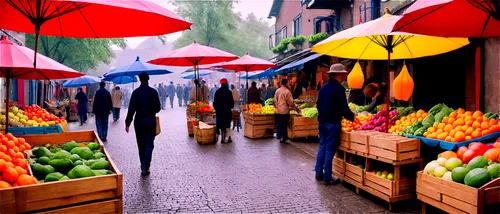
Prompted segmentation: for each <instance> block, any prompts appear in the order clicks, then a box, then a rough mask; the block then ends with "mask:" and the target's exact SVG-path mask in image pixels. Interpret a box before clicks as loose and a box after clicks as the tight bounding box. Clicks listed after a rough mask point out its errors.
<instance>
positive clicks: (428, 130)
mask: <svg viewBox="0 0 500 214" xmlns="http://www.w3.org/2000/svg"><path fill="white" fill-rule="evenodd" d="M427 132H430V133H433V132H436V128H434V127H429V128H428V129H427Z"/></svg>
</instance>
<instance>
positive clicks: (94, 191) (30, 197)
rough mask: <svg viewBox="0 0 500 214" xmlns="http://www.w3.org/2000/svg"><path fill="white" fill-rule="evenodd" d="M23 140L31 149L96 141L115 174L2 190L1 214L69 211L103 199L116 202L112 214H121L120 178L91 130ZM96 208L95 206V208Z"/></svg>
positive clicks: (0, 195)
mask: <svg viewBox="0 0 500 214" xmlns="http://www.w3.org/2000/svg"><path fill="white" fill-rule="evenodd" d="M23 138H25V139H26V142H28V143H29V144H31V145H32V146H37V145H46V144H65V143H67V142H69V141H72V140H74V141H77V142H89V141H91V142H99V143H100V144H101V150H102V152H103V153H104V154H105V155H106V158H107V160H108V161H109V163H110V165H111V170H112V171H113V172H115V173H116V174H112V175H104V176H95V177H88V178H80V179H71V180H66V181H57V182H50V183H43V184H37V185H30V186H21V187H14V188H10V189H2V190H0V198H1V200H0V213H25V212H29V213H32V212H36V211H39V210H43V211H47V212H48V211H52V210H54V211H55V210H57V209H60V208H62V207H64V208H66V209H70V208H71V206H75V205H88V204H90V203H91V202H92V203H95V202H99V201H101V202H102V201H106V200H119V201H120V202H119V204H118V205H116V204H115V206H114V208H113V210H111V212H113V213H122V205H121V200H122V197H123V175H122V173H121V172H120V171H119V170H118V168H117V167H116V165H115V164H114V162H113V160H112V158H111V156H110V155H109V153H108V152H107V151H106V150H105V149H104V144H102V142H101V141H100V140H99V138H98V137H97V134H96V133H95V132H94V131H80V132H65V133H59V134H44V135H25V136H23ZM99 206H100V205H99ZM99 206H94V209H97V208H98V207H99ZM85 211H87V210H85ZM82 212H83V211H82ZM108 213H109V212H108Z"/></svg>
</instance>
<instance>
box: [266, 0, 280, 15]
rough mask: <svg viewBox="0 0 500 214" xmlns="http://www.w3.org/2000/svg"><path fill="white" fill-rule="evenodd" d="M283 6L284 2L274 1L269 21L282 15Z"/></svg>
mask: <svg viewBox="0 0 500 214" xmlns="http://www.w3.org/2000/svg"><path fill="white" fill-rule="evenodd" d="M281 4H283V0H273V5H272V6H271V11H269V16H268V17H267V18H268V19H270V18H272V17H276V16H277V15H278V14H279V13H280V10H281Z"/></svg>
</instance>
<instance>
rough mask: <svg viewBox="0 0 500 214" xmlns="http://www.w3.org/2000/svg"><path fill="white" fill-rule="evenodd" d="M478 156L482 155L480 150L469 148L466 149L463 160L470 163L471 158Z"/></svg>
mask: <svg viewBox="0 0 500 214" xmlns="http://www.w3.org/2000/svg"><path fill="white" fill-rule="evenodd" d="M477 156H480V154H479V153H478V152H476V151H475V150H472V149H468V150H467V151H465V153H464V155H463V160H462V161H463V162H464V163H469V161H470V160H472V159H473V158H475V157H477Z"/></svg>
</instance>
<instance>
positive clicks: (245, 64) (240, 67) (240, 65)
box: [221, 53, 276, 88]
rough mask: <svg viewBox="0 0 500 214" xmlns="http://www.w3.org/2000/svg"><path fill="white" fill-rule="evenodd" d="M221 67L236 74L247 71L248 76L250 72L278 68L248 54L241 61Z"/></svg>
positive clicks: (237, 60) (231, 62) (234, 61)
mask: <svg viewBox="0 0 500 214" xmlns="http://www.w3.org/2000/svg"><path fill="white" fill-rule="evenodd" d="M221 67H222V68H224V69H227V70H233V71H236V72H240V71H245V72H246V74H247V75H248V72H252V71H263V70H266V69H269V68H276V65H274V64H273V63H271V62H269V61H267V60H263V59H259V58H256V57H252V56H250V55H249V54H248V53H247V54H246V55H245V56H242V57H241V58H239V59H236V60H233V61H230V62H227V63H224V64H222V65H221ZM247 88H248V78H247Z"/></svg>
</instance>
